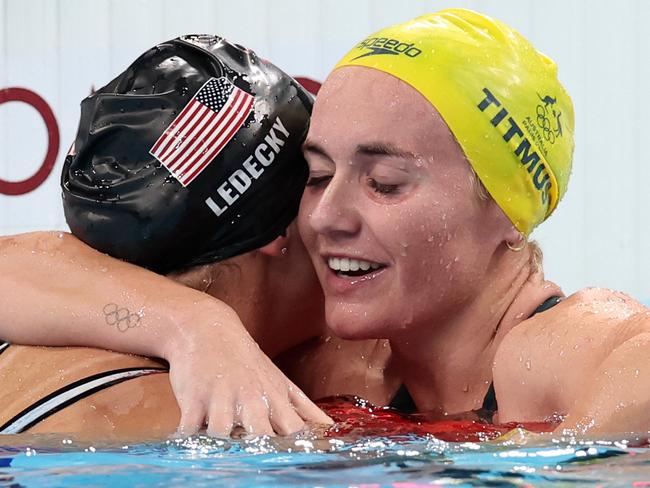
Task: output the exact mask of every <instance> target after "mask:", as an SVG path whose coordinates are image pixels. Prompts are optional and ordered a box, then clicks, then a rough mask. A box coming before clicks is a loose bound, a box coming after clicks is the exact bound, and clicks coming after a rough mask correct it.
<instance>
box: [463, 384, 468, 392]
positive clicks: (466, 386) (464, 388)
mask: <svg viewBox="0 0 650 488" xmlns="http://www.w3.org/2000/svg"><path fill="white" fill-rule="evenodd" d="M468 391H469V385H467V384H465V385H463V393H467V392H468Z"/></svg>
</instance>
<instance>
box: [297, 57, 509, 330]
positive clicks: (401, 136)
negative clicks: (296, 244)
mask: <svg viewBox="0 0 650 488" xmlns="http://www.w3.org/2000/svg"><path fill="white" fill-rule="evenodd" d="M305 154H306V157H307V160H308V162H309V167H310V179H309V182H308V186H307V188H306V190H305V194H304V195H303V200H302V204H301V208H300V215H299V226H300V232H301V235H302V238H303V240H304V242H305V244H306V246H307V249H308V250H309V253H310V256H311V258H312V261H313V263H314V266H315V268H316V271H317V274H318V277H319V280H320V281H321V284H322V286H323V289H324V292H325V300H326V314H327V322H328V325H329V326H330V327H331V328H332V329H333V330H334V331H335V332H336V333H337V334H338V335H340V336H342V337H347V338H354V339H363V338H370V337H386V338H395V337H396V336H398V335H400V334H403V333H404V332H405V331H408V330H410V329H412V328H413V327H418V326H420V325H422V324H431V321H436V320H444V319H446V318H448V317H450V316H451V315H453V314H454V313H456V312H457V311H458V310H459V309H461V308H462V307H464V306H466V305H467V303H468V302H469V301H471V300H472V297H474V296H475V295H476V293H477V291H478V290H479V289H480V287H481V284H482V282H483V278H484V277H485V275H486V273H487V271H488V269H489V264H490V261H491V258H492V256H493V255H494V253H495V251H496V250H497V249H498V248H499V246H500V244H501V243H502V242H503V239H504V235H505V234H506V233H507V232H508V230H509V229H510V228H511V227H512V226H511V224H510V223H509V221H508V220H507V218H506V217H505V216H504V215H503V213H502V212H501V211H500V209H498V207H496V205H495V204H494V202H493V201H492V200H488V201H481V200H480V199H479V198H477V195H476V192H475V189H474V188H473V183H472V181H473V180H472V172H471V169H470V166H469V164H468V163H467V161H466V159H465V157H464V155H463V153H462V151H461V149H460V147H459V146H458V144H457V142H456V140H455V139H454V137H453V135H452V134H451V133H450V131H449V128H448V127H447V125H446V124H445V122H444V121H443V120H442V119H441V117H440V115H439V114H438V113H437V111H436V110H435V109H434V108H433V107H432V106H431V104H430V103H429V102H428V101H427V100H426V99H425V98H423V97H422V96H421V95H420V94H419V93H418V92H417V91H416V90H414V89H413V88H412V87H410V86H409V85H407V84H406V83H404V82H402V81H400V80H398V79H397V78H394V77H392V76H390V75H388V74H385V73H382V72H379V71H376V70H372V69H368V68H362V67H346V68H341V69H338V70H336V71H335V72H334V73H333V74H332V75H331V76H330V77H329V78H328V80H327V81H326V83H325V84H324V85H323V88H322V89H321V91H320V93H319V95H318V100H317V102H316V105H315V107H314V113H313V116H312V121H311V127H310V130H309V134H308V136H307V141H306V142H305Z"/></svg>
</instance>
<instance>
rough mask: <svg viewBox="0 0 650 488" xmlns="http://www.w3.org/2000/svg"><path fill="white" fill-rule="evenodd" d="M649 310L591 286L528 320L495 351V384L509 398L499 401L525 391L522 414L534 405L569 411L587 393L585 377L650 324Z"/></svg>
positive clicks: (541, 411) (543, 410)
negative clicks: (584, 386) (583, 388)
mask: <svg viewBox="0 0 650 488" xmlns="http://www.w3.org/2000/svg"><path fill="white" fill-rule="evenodd" d="M649 314H650V311H649V310H648V308H647V307H645V306H644V305H642V304H641V303H639V302H638V301H637V300H635V299H633V298H632V297H630V296H628V295H626V294H624V293H621V292H617V291H613V290H608V289H603V288H586V289H584V290H580V291H579V292H576V293H574V294H573V295H571V296H569V297H567V298H565V299H563V300H562V301H561V302H560V303H559V304H558V305H556V306H555V307H553V308H551V309H548V310H547V311H545V312H542V313H538V314H536V315H534V316H532V317H530V318H529V319H527V320H524V321H523V322H521V323H520V324H519V325H517V326H516V327H514V328H513V329H512V330H511V331H509V332H508V334H507V335H506V336H505V337H504V339H503V341H502V342H501V344H499V346H498V349H497V352H496V355H495V360H494V368H493V374H494V381H495V388H496V390H497V394H499V393H501V397H504V399H505V400H506V401H505V402H502V401H501V399H500V400H499V405H500V406H501V405H502V404H503V405H504V406H505V405H508V399H509V397H511V396H513V395H514V394H515V392H519V393H520V398H519V400H518V401H517V402H516V403H517V405H516V406H515V407H513V410H514V411H517V412H518V414H520V415H521V413H522V411H523V410H525V411H530V410H531V409H533V410H535V411H536V413H537V416H547V415H548V414H553V413H562V411H567V410H568V409H569V408H570V407H571V406H572V405H573V404H574V402H575V401H576V398H578V397H579V396H580V395H581V391H582V387H583V385H584V384H585V378H587V377H588V376H589V375H590V374H592V372H593V371H594V370H595V369H596V368H597V367H598V366H599V364H601V363H602V361H604V359H605V358H606V357H607V356H608V355H609V354H610V353H611V351H612V350H613V349H614V348H615V347H617V346H618V345H619V344H622V343H623V342H625V341H626V340H628V339H629V338H631V337H633V336H635V335H636V334H638V333H640V332H642V331H643V330H644V329H645V330H648V329H650V315H649ZM499 390H500V391H499ZM540 399H543V400H540ZM534 404H537V406H536V407H533V405H534ZM504 413H505V412H504ZM507 418H508V416H506V417H505V418H504V419H502V420H505V419H507Z"/></svg>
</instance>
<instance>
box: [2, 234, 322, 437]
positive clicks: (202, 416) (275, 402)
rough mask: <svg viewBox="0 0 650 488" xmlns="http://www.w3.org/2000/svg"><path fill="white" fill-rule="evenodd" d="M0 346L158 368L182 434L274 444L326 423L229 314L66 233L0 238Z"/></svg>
mask: <svg viewBox="0 0 650 488" xmlns="http://www.w3.org/2000/svg"><path fill="white" fill-rule="evenodd" d="M0 337H1V338H2V339H5V340H8V341H11V342H16V343H22V344H37V345H49V346H63V345H67V346H73V345H76V346H92V347H100V348H103V349H112V350H115V351H120V352H127V353H135V354H142V355H146V356H153V357H159V358H162V359H165V360H166V361H168V362H169V363H170V381H171V383H172V387H173V389H174V393H175V395H176V397H177V399H178V402H179V406H180V409H181V425H180V430H181V431H182V432H185V433H193V432H194V431H196V430H198V429H199V428H201V427H202V425H203V424H204V423H205V424H206V425H207V426H208V432H209V433H211V434H221V435H228V434H229V433H230V430H231V428H232V426H233V425H234V424H241V425H242V426H243V427H244V428H246V430H248V431H251V432H253V431H254V432H258V433H272V432H273V431H275V432H277V433H281V434H284V433H289V432H292V431H295V430H297V429H299V428H301V427H302V425H303V423H304V421H314V422H328V418H327V417H326V416H325V415H324V414H323V413H322V412H321V411H320V410H319V409H318V408H317V407H316V406H315V405H313V404H312V403H311V402H310V401H309V400H308V399H307V398H306V397H305V395H304V394H303V393H302V392H301V391H300V390H299V389H298V388H296V387H295V386H294V385H293V383H291V382H290V381H289V380H288V379H287V378H286V377H285V376H284V375H283V374H282V373H281V372H280V371H279V370H278V369H277V368H276V367H275V366H274V365H273V363H272V362H271V361H270V360H269V359H268V358H267V357H266V355H265V354H264V353H263V352H262V351H261V350H260V349H259V347H258V346H257V344H256V343H255V342H254V341H253V339H252V338H251V337H250V335H249V334H248V332H247V331H246V329H245V328H244V326H243V325H242V323H241V321H240V320H239V318H238V317H237V314H236V313H235V312H234V311H233V310H232V309H231V308H230V307H229V306H227V305H226V304H224V303H223V302H220V301H219V300H216V299H214V298H212V297H210V296H209V295H206V294H204V293H201V292H198V291H196V290H193V289H190V288H187V287H185V286H182V285H180V284H178V283H175V282H174V281H172V280H170V279H168V278H165V277H163V276H160V275H157V274H155V273H152V272H149V271H147V270H144V269H142V268H139V267H137V266H133V265H130V264H128V263H124V262H122V261H119V260H116V259H112V258H110V257H108V256H106V255H104V254H101V253H99V252H97V251H95V250H93V249H92V248H90V247H88V246H86V245H85V244H83V243H82V242H80V241H78V240H77V239H76V238H74V237H73V236H71V235H70V234H67V233H62V232H38V233H31V234H23V235H17V236H9V237H2V238H0Z"/></svg>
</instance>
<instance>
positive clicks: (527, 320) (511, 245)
mask: <svg viewBox="0 0 650 488" xmlns="http://www.w3.org/2000/svg"><path fill="white" fill-rule="evenodd" d="M573 118H574V117H573V108H572V104H571V101H570V99H569V96H568V95H567V93H566V92H565V90H564V89H563V88H562V86H561V85H560V83H559V82H558V80H557V70H556V67H555V65H554V64H553V62H552V61H551V60H549V59H548V58H547V57H546V56H544V55H542V54H540V53H539V52H538V51H537V50H536V49H535V48H534V47H533V46H532V45H531V44H530V43H529V42H528V41H526V40H525V39H524V38H523V37H522V36H521V35H520V34H519V33H517V32H516V31H515V30H514V29H512V28H511V27H509V26H507V25H505V24H503V23H501V22H498V21H495V20H493V19H491V18H489V17H487V16H484V15H481V14H478V13H475V12H471V11H468V10H461V9H453V10H444V11H441V12H438V13H434V14H429V15H425V16H422V17H419V18H417V19H414V20H412V21H409V22H406V23H403V24H398V25H395V26H392V27H388V28H386V29H383V30H381V31H379V32H377V33H375V34H372V35H370V36H368V37H366V38H365V39H362V40H361V41H360V42H359V43H358V44H356V45H355V46H354V47H353V48H352V50H351V51H350V52H349V53H348V54H346V55H345V56H344V57H343V59H342V61H341V62H340V63H339V64H338V65H337V67H336V68H335V70H334V71H333V72H332V73H331V74H330V75H329V77H328V79H327V80H326V82H325V83H324V84H323V86H322V88H321V90H320V92H319V94H318V98H317V100H316V103H315V105H314V111H313V113H312V119H311V124H310V129H309V133H308V135H307V139H306V141H305V143H304V148H305V154H306V158H307V161H308V163H309V167H310V178H309V180H308V183H307V189H306V190H305V193H304V195H303V199H302V202H301V209H300V212H299V217H298V218H299V228H300V231H301V235H302V237H303V240H304V242H305V245H306V247H307V249H308V250H309V252H310V255H311V258H312V262H313V264H314V267H315V268H316V272H317V273H318V277H319V280H320V282H321V284H322V286H323V291H324V294H325V310H326V319H327V323H328V326H329V327H330V328H331V330H332V331H333V332H334V333H335V334H337V335H339V336H342V337H345V338H347V339H357V340H358V339H368V338H388V339H389V340H390V345H391V350H392V361H391V364H392V365H395V367H396V368H397V370H398V371H399V374H401V377H402V379H403V386H402V388H400V389H399V390H398V391H399V393H398V394H397V395H395V396H394V397H393V401H392V402H390V399H387V400H389V402H387V403H391V404H392V405H394V406H398V405H399V406H401V407H403V406H404V405H407V406H408V404H410V405H411V407H412V408H413V410H417V411H433V412H437V413H440V414H443V415H449V414H456V413H461V412H466V411H468V410H479V411H480V413H481V414H482V416H484V417H487V418H491V419H492V420H493V421H498V422H511V421H518V422H519V421H544V420H545V419H548V418H550V417H552V416H554V415H555V416H559V417H555V418H562V419H563V420H564V421H563V422H562V423H561V424H560V426H559V427H558V428H559V429H577V430H590V431H598V430H600V431H609V432H620V431H623V430H628V429H629V430H635V429H638V430H647V429H648V428H650V413H648V409H647V408H638V407H637V406H640V405H644V406H647V404H648V402H650V388H648V385H650V360H649V359H648V357H650V355H648V354H647V351H648V350H649V348H650V313H649V312H648V309H647V308H646V307H644V306H643V305H641V304H639V303H638V302H636V301H634V300H633V299H631V298H629V297H625V296H623V295H621V294H617V293H613V292H611V291H607V290H586V291H582V292H579V293H576V294H574V295H572V296H570V297H565V296H564V294H563V293H562V291H561V290H560V288H559V287H558V286H557V285H555V284H554V283H552V282H550V281H548V280H546V279H545V277H544V274H543V271H542V269H541V256H539V253H538V252H537V251H538V248H537V247H536V246H532V245H530V244H527V243H526V242H525V240H524V243H523V245H518V242H519V241H520V240H521V236H522V234H523V235H524V236H527V235H528V234H529V233H530V232H531V231H532V230H533V229H534V228H535V226H536V225H538V224H540V223H541V222H542V221H544V220H545V219H546V218H548V216H549V215H550V214H551V213H552V212H553V211H554V209H555V208H556V207H557V205H558V202H559V200H560V199H561V198H562V196H563V195H564V194H565V192H566V189H567V183H568V178H569V175H570V168H571V157H572V153H573V126H574V120H573ZM468 162H469V164H468ZM476 175H478V177H479V178H480V182H481V183H482V184H483V186H484V187H485V188H486V189H487V190H488V192H489V195H490V196H491V197H492V198H489V197H487V196H486V198H479V196H480V192H479V194H477V192H476V189H477V187H476V179H475V176H476ZM479 189H480V187H479ZM574 346H576V347H574ZM641 351H644V352H641ZM331 355H332V357H335V355H336V351H333V352H332V354H331ZM308 357H313V352H311V353H310V355H309V356H308ZM635 368H639V369H636V371H639V376H638V377H634V376H633V375H630V374H629V371H630V370H634V369H635ZM332 370H335V368H334V367H332ZM641 371H643V372H644V373H641ZM319 374H321V375H323V376H325V377H326V376H327V371H323V370H322V369H321V370H319ZM641 376H643V378H642V379H639V378H641ZM316 380H317V378H312V380H311V381H312V382H315V381H316ZM306 382H308V381H306ZM299 384H301V385H303V383H302V382H301V383H299ZM381 389H382V385H379V386H378V387H377V388H376V389H375V390H374V391H381ZM368 391H369V392H371V391H372V389H369V390H368Z"/></svg>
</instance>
